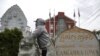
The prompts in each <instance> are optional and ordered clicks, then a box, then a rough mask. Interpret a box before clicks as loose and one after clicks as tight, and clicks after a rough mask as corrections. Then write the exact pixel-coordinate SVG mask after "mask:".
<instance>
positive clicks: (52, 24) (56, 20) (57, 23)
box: [45, 12, 76, 35]
mask: <svg viewBox="0 0 100 56" xmlns="http://www.w3.org/2000/svg"><path fill="white" fill-rule="evenodd" d="M75 23H76V22H75V21H74V20H72V19H71V18H69V17H67V16H65V14H64V12H58V15H55V17H51V18H49V19H47V20H46V25H45V26H46V29H47V31H48V32H49V33H50V34H51V35H53V33H54V32H55V34H60V33H61V32H63V31H64V30H65V29H70V28H73V27H74V26H75Z"/></svg>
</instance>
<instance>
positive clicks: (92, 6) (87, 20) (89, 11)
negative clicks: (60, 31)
mask: <svg viewBox="0 0 100 56" xmlns="http://www.w3.org/2000/svg"><path fill="white" fill-rule="evenodd" d="M14 4H17V5H18V6H19V7H20V8H21V9H22V10H23V12H24V14H25V16H26V18H27V20H28V26H30V27H31V29H32V30H34V28H35V26H34V25H35V23H33V21H34V20H36V18H43V19H47V18H49V11H51V15H52V16H53V15H54V10H55V14H56V15H57V13H58V12H59V11H62V12H65V15H66V16H69V17H71V18H72V19H75V20H76V21H77V26H78V25H79V24H78V22H79V21H78V19H79V18H78V17H76V18H73V13H74V9H75V11H76V14H77V9H78V8H79V10H80V27H82V28H85V29H88V30H94V29H100V0H0V17H2V16H3V14H4V13H5V12H6V10H7V9H8V8H10V7H11V6H13V5H14Z"/></svg>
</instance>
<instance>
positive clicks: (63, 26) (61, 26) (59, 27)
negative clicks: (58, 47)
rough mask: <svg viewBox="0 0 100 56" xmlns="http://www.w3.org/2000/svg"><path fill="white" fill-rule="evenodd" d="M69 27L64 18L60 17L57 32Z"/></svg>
mask: <svg viewBox="0 0 100 56" xmlns="http://www.w3.org/2000/svg"><path fill="white" fill-rule="evenodd" d="M66 28H67V26H66V23H65V21H64V19H59V20H58V22H57V33H61V32H62V31H64V30H65V29H66Z"/></svg>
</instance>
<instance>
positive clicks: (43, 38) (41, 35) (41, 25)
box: [33, 18, 50, 56]
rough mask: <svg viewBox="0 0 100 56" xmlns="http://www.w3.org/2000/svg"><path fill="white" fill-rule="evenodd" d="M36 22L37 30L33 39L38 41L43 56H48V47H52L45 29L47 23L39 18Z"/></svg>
mask: <svg viewBox="0 0 100 56" xmlns="http://www.w3.org/2000/svg"><path fill="white" fill-rule="evenodd" d="M35 22H36V30H35V31H34V33H33V38H34V39H36V40H37V43H38V45H39V48H40V49H41V50H42V56H46V54H47V47H48V46H49V45H50V39H49V34H48V33H47V30H46V28H45V21H44V20H43V19H42V18H38V19H37V20H36V21H35Z"/></svg>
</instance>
